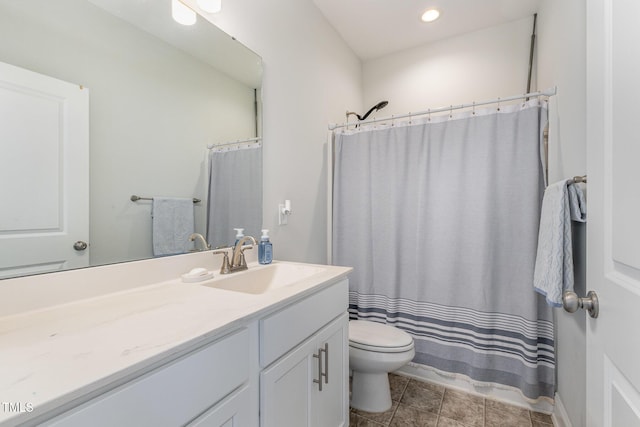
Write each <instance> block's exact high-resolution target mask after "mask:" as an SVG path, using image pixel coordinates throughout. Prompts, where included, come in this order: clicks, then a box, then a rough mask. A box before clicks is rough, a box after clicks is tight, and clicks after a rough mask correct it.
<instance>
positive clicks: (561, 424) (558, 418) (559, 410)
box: [551, 393, 573, 427]
mask: <svg viewBox="0 0 640 427" xmlns="http://www.w3.org/2000/svg"><path fill="white" fill-rule="evenodd" d="M555 401H556V404H555V407H554V409H553V413H552V414H551V418H552V419H553V425H554V426H555V427H573V425H572V424H571V421H570V420H569V414H567V410H566V408H565V407H564V403H562V399H560V395H559V394H558V393H556V396H555Z"/></svg>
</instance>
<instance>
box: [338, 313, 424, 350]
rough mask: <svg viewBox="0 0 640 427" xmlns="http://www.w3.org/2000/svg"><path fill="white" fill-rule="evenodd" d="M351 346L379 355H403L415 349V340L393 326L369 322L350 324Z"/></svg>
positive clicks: (360, 321) (361, 321)
mask: <svg viewBox="0 0 640 427" xmlns="http://www.w3.org/2000/svg"><path fill="white" fill-rule="evenodd" d="M349 346H350V347H354V348H358V349H361V350H365V351H373V352H378V353H402V352H405V351H410V350H411V349H413V346H414V344H413V338H411V335H409V334H408V333H406V332H404V331H401V330H400V329H398V328H395V327H393V326H389V325H385V324H383V323H377V322H371V321H367V320H352V321H350V322H349Z"/></svg>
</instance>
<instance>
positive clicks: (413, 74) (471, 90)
mask: <svg viewBox="0 0 640 427" xmlns="http://www.w3.org/2000/svg"><path fill="white" fill-rule="evenodd" d="M532 26H533V17H530V18H524V19H520V20H518V21H514V22H510V23H507V24H504V25H500V26H496V27H491V28H488V29H484V30H481V31H475V32H472V33H468V34H463V35H461V36H458V37H453V38H449V39H445V40H441V41H437V42H434V43H430V44H427V45H423V46H421V47H417V48H412V49H408V50H405V51H401V52H398V53H395V54H391V55H387V56H384V57H382V58H379V59H375V60H371V61H367V62H365V63H364V65H363V76H364V79H363V88H364V105H365V109H368V108H370V107H371V106H373V105H375V104H376V103H377V102H379V101H381V100H388V101H389V105H388V106H387V107H386V108H385V109H384V110H381V111H380V112H379V113H378V115H379V116H381V117H383V116H388V115H391V114H403V113H407V112H410V111H423V110H426V109H427V108H433V107H441V106H447V105H451V104H464V103H470V102H473V101H483V100H488V99H494V98H496V97H504V96H510V95H517V94H520V93H525V92H526V88H527V73H528V67H529V46H530V42H531V30H532ZM533 88H534V89H535V82H534V86H533Z"/></svg>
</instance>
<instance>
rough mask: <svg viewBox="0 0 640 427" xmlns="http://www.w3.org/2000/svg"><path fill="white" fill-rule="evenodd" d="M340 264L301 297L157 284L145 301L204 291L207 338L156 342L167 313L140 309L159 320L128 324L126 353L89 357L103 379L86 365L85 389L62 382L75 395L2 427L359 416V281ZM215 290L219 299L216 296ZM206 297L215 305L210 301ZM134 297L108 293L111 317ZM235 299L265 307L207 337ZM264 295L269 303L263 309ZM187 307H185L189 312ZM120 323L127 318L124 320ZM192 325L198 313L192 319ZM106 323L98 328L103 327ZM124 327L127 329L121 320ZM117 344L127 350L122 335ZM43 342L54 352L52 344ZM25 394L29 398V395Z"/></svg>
mask: <svg viewBox="0 0 640 427" xmlns="http://www.w3.org/2000/svg"><path fill="white" fill-rule="evenodd" d="M332 268H335V269H341V270H338V273H339V274H341V276H340V277H339V278H335V276H333V277H331V276H329V277H326V276H325V277H324V278H323V277H322V276H320V278H319V279H318V282H317V284H315V283H311V284H309V285H308V287H307V288H303V289H302V290H300V291H299V293H298V294H297V295H296V294H294V293H291V290H289V289H287V288H283V289H284V290H283V291H282V292H280V294H278V293H276V292H278V291H277V290H276V291H274V293H273V294H267V295H266V296H265V297H264V299H265V300H266V301H265V302H261V300H260V299H259V297H254V296H250V297H239V296H238V295H233V296H232V294H230V293H228V291H225V293H223V292H216V293H215V294H214V293H211V294H209V293H208V291H207V292H204V293H203V292H201V290H200V289H194V288H189V287H185V288H184V289H180V288H176V287H171V286H170V285H167V287H162V286H158V287H153V288H149V289H148V290H145V291H144V292H141V296H144V297H145V298H144V299H143V298H140V301H142V302H145V303H146V302H147V300H148V298H153V297H156V296H155V294H154V292H157V293H159V296H157V297H156V298H157V301H158V302H157V303H158V304H159V303H163V302H164V301H165V299H164V298H166V297H165V292H167V293H168V295H170V296H172V297H175V294H177V295H179V296H181V295H183V294H182V292H189V290H193V291H194V299H196V297H197V301H194V302H193V303H192V304H193V305H192V306H190V307H196V308H197V307H204V308H200V310H202V311H201V312H200V314H199V315H197V316H196V315H194V314H193V313H190V314H191V315H192V317H193V318H194V319H196V320H197V321H196V320H193V321H192V322H193V324H194V327H197V328H198V331H199V333H200V335H198V337H199V341H197V342H198V343H200V344H195V343H191V344H183V345H179V344H178V343H176V347H172V348H168V347H167V346H166V342H165V341H166V338H165V337H164V336H163V335H162V334H157V333H156V334H155V335H157V336H158V337H159V338H155V335H154V339H147V338H146V337H145V335H144V334H145V333H149V332H148V325H149V324H154V325H155V324H156V323H157V319H158V318H159V316H157V313H156V312H153V311H150V312H149V313H151V314H149V313H146V314H140V316H145V315H147V316H151V315H154V316H155V317H154V322H153V323H150V322H149V321H148V320H147V322H149V323H147V324H146V326H144V327H142V326H140V325H139V324H137V323H136V322H135V321H133V320H132V321H131V323H127V324H126V326H127V328H131V330H132V331H134V332H139V335H136V336H135V337H136V338H135V339H132V338H131V337H129V336H126V337H125V338H126V339H128V340H129V341H130V342H131V343H136V345H137V347H133V348H132V350H131V351H130V352H128V353H126V354H125V353H121V352H120V351H119V350H118V349H117V348H119V347H117V348H116V350H115V351H113V353H114V354H117V355H118V356H117V357H113V356H109V357H102V358H100V357H98V356H96V355H95V354H92V353H88V354H89V355H90V356H91V357H93V360H95V361H96V362H95V363H96V366H99V368H100V369H99V372H100V373H101V375H100V376H98V375H95V376H93V377H92V380H91V381H89V380H88V379H87V380H81V379H79V378H85V377H83V375H84V376H86V375H87V374H86V372H84V371H82V369H79V370H78V373H77V377H78V378H75V377H72V378H70V379H71V380H72V382H75V383H78V384H83V388H78V387H76V388H70V387H68V388H66V389H64V388H63V387H58V388H59V389H60V390H66V392H65V393H58V394H54V393H50V396H48V397H47V399H46V400H45V399H44V398H43V399H42V400H41V402H40V407H36V409H38V411H35V412H34V413H30V414H23V415H21V416H19V417H15V418H13V419H7V420H3V419H2V418H0V425H2V426H5V425H7V426H9V425H11V426H13V425H21V426H25V427H32V426H48V427H86V426H91V427H112V426H118V427H129V426H131V427H177V426H189V427H258V426H262V427H305V426H309V427H313V426H318V427H341V426H346V425H348V419H349V418H348V413H349V395H348V360H349V359H348V357H349V352H348V348H349V347H348V315H347V308H348V288H349V286H348V280H347V279H346V278H345V275H346V272H348V271H345V268H343V267H332ZM319 274H322V273H319ZM145 292H148V293H145ZM209 295H211V299H207V298H208V297H209ZM183 298H186V297H183ZM203 298H204V299H205V302H206V304H201V303H200V300H201V299H203ZM225 298H228V299H226V300H225ZM125 299H126V301H127V302H129V303H130V302H131V300H132V296H131V295H130V294H126V295H124V296H120V295H117V296H115V297H113V300H109V299H106V298H105V300H103V301H101V302H100V303H101V304H102V305H101V306H100V308H101V309H102V310H103V311H104V312H105V313H107V315H108V316H107V317H108V318H112V317H116V316H115V315H113V313H112V312H111V311H110V310H112V308H111V306H113V307H114V308H113V310H117V308H118V307H120V305H121V303H122V300H125ZM227 301H233V302H234V303H235V304H238V306H240V307H242V309H244V305H246V304H248V303H251V304H255V305H256V306H258V307H260V308H258V309H256V308H253V307H251V306H249V307H251V310H253V311H251V310H249V309H247V314H245V315H243V316H237V317H236V318H235V319H234V320H233V322H234V323H233V324H231V323H230V322H231V321H229V323H226V324H223V325H224V326H221V327H219V328H220V329H218V330H210V331H209V332H208V333H207V332H204V333H205V334H207V335H203V332H202V331H208V329H206V325H207V324H208V322H209V321H210V320H209V319H210V318H213V319H214V320H215V319H216V318H215V315H216V313H217V312H215V311H214V310H213V307H217V308H219V309H221V310H222V309H225V308H226V307H225V305H224V304H227V305H228V302H227ZM238 301H239V302H238ZM256 301H257V302H260V303H261V304H263V305H262V306H259V305H258V304H257V303H256ZM142 302H141V303H140V304H141V307H143V308H144V307H145V306H146V305H145V304H143V303H142ZM247 302H248V303H247ZM107 304H109V305H107ZM216 304H219V305H216ZM170 306H171V305H170ZM79 307H80V308H82V309H84V308H83V306H82V305H81V304H78V305H77V306H74V309H75V310H80V308H79ZM105 307H106V308H105ZM171 308H172V310H174V311H172V313H173V314H174V316H175V315H176V314H178V315H179V314H180V313H181V311H178V310H176V308H175V307H174V306H171ZM182 309H183V308H182V306H180V307H179V310H182ZM60 310H61V311H62V310H68V308H66V307H63V308H61V309H60ZM87 310H88V309H87ZM235 310H237V308H235ZM230 311H231V312H232V311H233V310H232V309H230ZM136 313H137V312H136ZM53 314H55V317H56V318H63V316H61V315H60V313H57V312H56V313H53ZM52 317H53V315H52ZM87 318H88V319H90V320H91V322H94V323H95V322H98V321H97V320H96V319H99V320H101V318H100V317H97V316H95V317H91V316H88V317H87ZM172 319H178V318H177V317H172ZM118 320H119V321H121V318H118ZM218 321H219V319H218ZM186 322H188V319H185V323H186ZM104 323H105V322H99V323H98V324H99V325H101V326H102V325H104ZM203 325H205V327H203ZM103 327H104V326H103ZM181 327H182V328H184V327H185V324H181ZM69 328H70V330H75V329H74V328H75V325H70V326H69ZM136 328H137V329H136ZM89 330H90V329H89ZM107 330H109V331H112V330H116V327H114V328H113V329H109V328H108V327H107ZM117 330H121V326H120V325H118V328H117ZM45 331H46V334H47V335H46V336H51V331H50V330H49V329H45ZM156 332H157V331H156ZM102 333H104V332H102ZM44 334H45V333H44V332H43V335H44ZM114 336H115V335H114ZM205 336H208V337H209V338H205ZM90 338H92V337H91V336H90V335H87V336H86V338H84V339H87V340H89V339H90ZM145 339H147V341H145ZM162 339H164V340H165V341H162ZM100 343H101V342H94V346H93V347H89V348H95V346H96V345H97V344H100ZM156 343H157V344H156ZM154 344H155V345H158V346H163V351H161V352H159V353H157V357H156V358H154V359H144V358H142V357H137V358H136V355H135V351H138V349H139V351H146V350H147V347H149V346H152V345H154ZM114 345H118V346H123V348H124V345H123V344H122V343H121V342H119V341H118V342H117V343H114ZM187 345H188V347H187ZM84 346H85V344H84V341H83V342H79V343H78V346H77V348H80V349H84V348H85V347H84ZM43 348H44V349H48V347H47V346H44V345H43ZM109 350H111V347H109ZM70 353H71V352H70ZM132 354H133V356H132ZM163 355H164V356H163ZM145 360H146V361H147V362H145ZM64 361H65V363H66V364H68V363H70V362H68V361H67V359H66V358H65V359H64ZM71 362H73V361H71ZM100 362H102V364H100ZM145 363H147V364H145ZM66 364H65V365H63V367H64V366H67V365H66ZM41 370H43V369H41ZM85 371H88V369H85ZM44 373H45V374H47V375H48V376H47V377H45V379H44V380H40V382H38V383H36V386H37V387H40V389H43V390H45V391H46V390H47V389H46V386H43V385H41V384H42V383H44V382H45V381H46V380H47V379H48V378H52V377H55V374H56V372H55V371H54V370H51V371H47V370H46V369H45V370H44ZM83 381H85V382H83ZM53 385H55V384H53ZM49 387H50V386H49ZM69 390H71V391H69ZM25 393H26V392H25ZM25 395H26V394H25ZM23 400H25V401H28V397H27V398H25V399H23ZM45 405H46V406H45ZM0 415H2V414H1V413H0ZM5 421H8V422H6V423H5Z"/></svg>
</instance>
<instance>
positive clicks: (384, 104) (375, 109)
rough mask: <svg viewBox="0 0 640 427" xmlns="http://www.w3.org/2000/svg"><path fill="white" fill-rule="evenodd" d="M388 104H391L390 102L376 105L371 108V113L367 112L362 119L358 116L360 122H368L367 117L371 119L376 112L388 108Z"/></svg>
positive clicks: (381, 102)
mask: <svg viewBox="0 0 640 427" xmlns="http://www.w3.org/2000/svg"><path fill="white" fill-rule="evenodd" d="M388 104H389V101H380V102H378V103H377V104H376V105H374V106H373V107H371V108H370V109H369V111H367V113H366V114H365V115H364V116H362V117H360V116H358V118H359V119H360V120H366V119H367V117H369V114H371V113H373V112H374V111H378V110H382V109H383V108H384V107H386V106H387V105H388Z"/></svg>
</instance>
